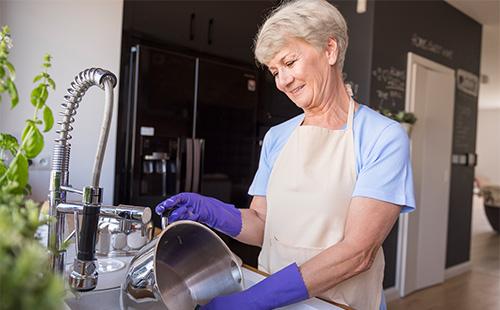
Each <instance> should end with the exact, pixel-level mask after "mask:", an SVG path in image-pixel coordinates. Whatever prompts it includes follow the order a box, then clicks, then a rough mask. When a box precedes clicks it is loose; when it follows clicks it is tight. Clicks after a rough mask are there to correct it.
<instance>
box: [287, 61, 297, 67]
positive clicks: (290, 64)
mask: <svg viewBox="0 0 500 310" xmlns="http://www.w3.org/2000/svg"><path fill="white" fill-rule="evenodd" d="M294 63H295V60H290V61H288V62H286V63H285V65H286V66H287V67H291V66H293V64H294Z"/></svg>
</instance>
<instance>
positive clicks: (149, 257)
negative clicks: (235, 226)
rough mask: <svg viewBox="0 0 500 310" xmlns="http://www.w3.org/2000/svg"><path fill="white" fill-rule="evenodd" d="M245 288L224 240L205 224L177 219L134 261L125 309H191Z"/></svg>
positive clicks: (123, 299)
mask: <svg viewBox="0 0 500 310" xmlns="http://www.w3.org/2000/svg"><path fill="white" fill-rule="evenodd" d="M242 288H243V279H242V272H241V268H240V266H239V265H238V264H237V263H236V262H235V260H234V257H233V254H232V253H231V251H230V250H229V248H228V247H227V246H226V244H225V243H224V242H223V241H222V240H221V239H220V238H219V237H218V236H217V235H216V234H215V233H214V232H212V231H211V230H210V229H208V228H207V227H205V226H204V225H202V224H199V223H196V222H192V221H179V222H175V223H172V224H170V225H169V226H168V227H167V228H166V229H165V230H164V231H163V232H162V233H161V234H160V235H159V236H158V237H156V238H155V239H153V240H152V241H151V242H150V243H149V244H147V245H145V246H144V247H143V248H142V249H141V250H140V251H139V253H137V255H136V256H135V257H134V258H133V259H132V261H131V262H130V266H129V270H128V272H127V277H126V280H125V283H124V284H122V294H121V302H122V309H126V310H131V309H169V310H183V309H189V310H193V309H194V308H195V307H196V305H203V304H206V303H207V302H209V301H210V300H211V299H212V298H214V297H216V296H219V295H224V294H229V293H232V292H237V291H241V290H242Z"/></svg>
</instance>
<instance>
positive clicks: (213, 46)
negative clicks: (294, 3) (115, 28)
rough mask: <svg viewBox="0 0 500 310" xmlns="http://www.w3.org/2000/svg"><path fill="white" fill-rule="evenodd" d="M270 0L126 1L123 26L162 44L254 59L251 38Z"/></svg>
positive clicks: (223, 55)
mask: <svg viewBox="0 0 500 310" xmlns="http://www.w3.org/2000/svg"><path fill="white" fill-rule="evenodd" d="M272 4H273V1H138V0H134V1H125V6H124V30H125V31H127V32H130V33H135V34H142V35H145V36H147V37H148V38H151V39H153V40H156V41H160V42H162V43H165V44H169V45H174V46H179V47H182V48H189V49H191V50H194V51H197V52H202V53H206V54H210V55H214V56H218V57H224V58H228V59H234V60H238V61H243V62H246V63H252V62H253V52H252V46H253V38H254V36H255V34H256V33H257V30H258V25H259V24H260V23H261V21H262V19H263V17H264V16H265V14H266V12H267V11H268V10H269V8H270V7H271V6H272Z"/></svg>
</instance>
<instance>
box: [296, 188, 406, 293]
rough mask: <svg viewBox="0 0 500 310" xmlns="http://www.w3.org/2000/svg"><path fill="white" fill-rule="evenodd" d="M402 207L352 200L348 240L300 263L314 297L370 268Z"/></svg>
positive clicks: (356, 198)
mask: <svg viewBox="0 0 500 310" xmlns="http://www.w3.org/2000/svg"><path fill="white" fill-rule="evenodd" d="M400 209H401V207H400V206H398V205H395V204H391V203H387V202H383V201H380V200H376V199H371V198H364V197H354V198H353V199H352V200H351V205H350V207H349V213H348V215H347V222H346V228H345V235H344V239H343V240H342V241H340V242H339V243H337V244H335V245H333V246H331V247H329V248H328V249H326V250H325V251H323V252H321V253H320V254H318V255H316V256H315V257H313V258H311V259H310V260H308V261H307V262H305V263H304V264H302V265H301V266H300V272H301V274H302V277H303V278H304V282H305V284H306V287H307V290H308V291H309V295H310V296H317V295H320V294H321V293H323V292H325V291H327V290H329V289H331V288H333V287H334V286H336V285H337V284H339V283H340V282H342V281H344V280H347V279H349V278H351V277H353V276H355V275H357V274H359V273H361V272H363V271H366V270H368V269H370V267H371V265H372V263H373V260H374V259H375V255H376V254H377V251H378V250H379V248H380V246H381V245H382V243H383V242H384V240H385V238H386V237H387V235H388V234H389V232H390V231H391V229H392V226H393V225H394V223H395V222H396V220H397V218H398V216H399V212H400Z"/></svg>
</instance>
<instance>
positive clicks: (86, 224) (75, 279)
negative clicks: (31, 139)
mask: <svg viewBox="0 0 500 310" xmlns="http://www.w3.org/2000/svg"><path fill="white" fill-rule="evenodd" d="M116 82H117V80H116V76H115V75H114V74H113V73H111V72H109V71H106V70H103V69H99V68H91V69H87V70H84V71H82V72H80V73H79V74H78V75H77V76H76V77H75V79H74V81H73V82H72V83H71V87H70V88H69V89H68V94H67V95H66V96H64V103H62V107H63V111H62V112H60V116H61V117H62V119H61V121H59V122H58V124H59V125H60V129H59V130H57V131H56V132H57V133H58V135H59V137H58V138H57V139H56V140H55V145H54V150H53V157H52V170H51V173H50V188H49V205H50V208H49V216H50V217H51V218H52V221H51V222H50V223H49V235H48V241H47V242H48V247H49V249H52V251H51V260H50V263H51V266H52V268H53V270H54V271H57V272H60V273H61V274H63V273H64V258H65V251H64V250H61V246H62V244H63V243H64V242H65V241H66V240H69V239H70V238H72V237H73V236H75V239H76V243H75V244H76V246H77V256H76V258H75V260H74V262H73V269H72V271H71V273H70V274H69V285H70V288H71V289H74V290H77V291H89V290H93V289H94V288H95V287H96V286H97V279H98V273H97V265H96V259H95V245H96V236H97V225H98V221H99V217H100V216H102V217H113V218H118V219H124V220H128V221H132V222H142V223H143V224H147V223H149V222H150V221H151V210H150V209H149V208H144V207H136V206H126V205H119V206H103V205H102V195H103V189H102V188H101V187H99V179H100V175H101V168H102V162H103V158H104V152H105V149H106V142H107V139H108V134H109V126H110V123H111V115H112V112H113V88H114V87H115V86H116ZM94 85H95V86H98V87H100V88H101V89H103V90H104V92H105V106H104V117H103V122H102V127H101V132H100V135H99V141H98V145H97V153H96V157H95V161H94V168H93V173H92V180H91V185H90V186H86V187H84V188H83V190H78V189H75V188H73V187H71V186H70V185H69V157H70V148H71V144H70V143H69V140H70V139H71V135H70V132H71V131H72V130H73V127H72V126H71V124H72V123H73V122H74V120H75V119H74V116H75V114H76V109H77V108H78V107H79V105H80V102H81V100H82V97H83V96H84V95H85V92H86V91H87V90H88V89H89V88H90V87H91V86H94ZM69 192H70V193H76V194H80V195H81V196H82V203H81V204H73V203H67V202H66V194H67V193H69ZM68 213H70V214H73V215H74V219H75V230H74V231H73V232H72V233H70V234H69V236H68V237H67V238H66V240H65V239H64V235H65V231H64V227H65V216H66V214H68ZM80 215H81V217H82V221H81V227H80V224H79V216H80Z"/></svg>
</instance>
